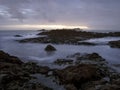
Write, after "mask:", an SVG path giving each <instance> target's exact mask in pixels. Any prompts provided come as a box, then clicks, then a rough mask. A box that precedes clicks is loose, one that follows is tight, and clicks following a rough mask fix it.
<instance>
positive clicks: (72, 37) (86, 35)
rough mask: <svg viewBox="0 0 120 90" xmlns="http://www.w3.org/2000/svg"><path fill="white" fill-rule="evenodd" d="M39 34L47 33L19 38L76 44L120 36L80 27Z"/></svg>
mask: <svg viewBox="0 0 120 90" xmlns="http://www.w3.org/2000/svg"><path fill="white" fill-rule="evenodd" d="M37 35H45V36H47V37H37V38H28V39H22V40H18V41H19V42H20V43H23V42H24V43H25V42H26V43H27V42H32V43H53V44H75V45H96V44H94V43H89V42H83V43H79V41H84V40H88V39H92V38H102V37H108V36H112V37H115V36H117V37H118V36H120V32H113V33H97V32H88V31H83V30H78V29H56V30H49V31H48V30H45V31H42V32H40V33H38V34H37Z"/></svg>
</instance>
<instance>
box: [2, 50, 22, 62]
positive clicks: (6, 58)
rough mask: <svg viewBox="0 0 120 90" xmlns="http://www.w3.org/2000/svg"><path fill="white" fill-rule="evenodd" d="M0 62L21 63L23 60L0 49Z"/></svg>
mask: <svg viewBox="0 0 120 90" xmlns="http://www.w3.org/2000/svg"><path fill="white" fill-rule="evenodd" d="M0 62H7V63H14V64H23V62H22V61H21V60H20V59H19V58H17V57H15V56H10V55H9V54H8V53H5V52H3V51H1V50H0Z"/></svg>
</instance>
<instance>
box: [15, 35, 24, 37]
mask: <svg viewBox="0 0 120 90" xmlns="http://www.w3.org/2000/svg"><path fill="white" fill-rule="evenodd" d="M14 36H15V37H22V36H21V35H14Z"/></svg>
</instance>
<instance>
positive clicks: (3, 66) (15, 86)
mask: <svg viewBox="0 0 120 90" xmlns="http://www.w3.org/2000/svg"><path fill="white" fill-rule="evenodd" d="M49 71H50V69H49V68H48V67H44V66H38V65H37V64H36V63H33V62H28V63H24V62H22V61H21V60H20V59H19V58H17V57H15V56H11V55H9V54H7V53H5V52H3V51H0V90H52V89H50V88H48V87H46V86H44V85H43V84H41V83H34V82H31V80H32V79H35V78H34V77H32V76H31V74H35V73H40V74H43V75H47V74H48V72H49Z"/></svg>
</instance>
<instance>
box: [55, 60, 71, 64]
mask: <svg viewBox="0 0 120 90" xmlns="http://www.w3.org/2000/svg"><path fill="white" fill-rule="evenodd" d="M54 63H55V64H57V65H66V64H73V60H72V59H57V60H56V61H54Z"/></svg>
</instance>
